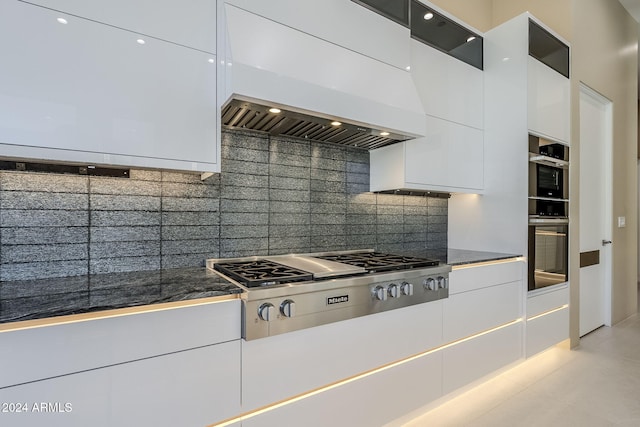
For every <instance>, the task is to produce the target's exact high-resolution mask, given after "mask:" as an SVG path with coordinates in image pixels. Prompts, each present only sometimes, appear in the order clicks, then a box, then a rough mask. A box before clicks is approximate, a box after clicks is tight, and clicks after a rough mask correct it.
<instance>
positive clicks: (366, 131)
mask: <svg viewBox="0 0 640 427" xmlns="http://www.w3.org/2000/svg"><path fill="white" fill-rule="evenodd" d="M271 109H272V107H269V106H267V105H260V104H257V103H255V102H247V101H241V100H239V99H233V100H231V101H230V102H229V103H228V104H227V106H226V107H224V108H223V110H222V125H223V126H225V127H226V128H228V129H250V130H257V131H261V132H266V133H268V134H270V135H284V136H291V137H296V138H303V139H308V140H311V141H321V142H331V143H334V144H340V145H348V146H352V147H358V148H363V149H366V150H373V149H375V148H380V147H384V146H386V145H390V144H395V143H397V142H401V141H405V140H408V139H412V138H413V137H412V136H409V135H401V134H398V133H393V132H388V131H383V130H380V129H374V128H372V127H368V126H364V125H355V124H351V123H345V122H338V121H336V120H332V119H331V118H324V117H318V116H314V115H312V114H304V113H300V112H296V111H290V110H285V109H281V108H279V109H278V111H277V112H272V111H270V110H271Z"/></svg>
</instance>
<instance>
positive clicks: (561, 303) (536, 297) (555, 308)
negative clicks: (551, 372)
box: [525, 284, 569, 357]
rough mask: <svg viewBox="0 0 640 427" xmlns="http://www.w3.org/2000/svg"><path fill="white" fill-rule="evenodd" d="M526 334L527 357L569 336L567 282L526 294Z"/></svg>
mask: <svg viewBox="0 0 640 427" xmlns="http://www.w3.org/2000/svg"><path fill="white" fill-rule="evenodd" d="M526 335H527V341H526V349H525V351H526V355H527V357H531V356H533V355H535V354H536V353H539V352H541V351H543V350H545V349H547V348H549V347H551V346H553V345H555V344H558V343H560V342H562V341H564V340H566V339H568V338H569V286H568V284H562V285H557V286H556V287H555V289H553V288H552V289H548V288H547V289H544V290H543V291H542V292H538V293H532V294H530V295H528V297H527V334H526Z"/></svg>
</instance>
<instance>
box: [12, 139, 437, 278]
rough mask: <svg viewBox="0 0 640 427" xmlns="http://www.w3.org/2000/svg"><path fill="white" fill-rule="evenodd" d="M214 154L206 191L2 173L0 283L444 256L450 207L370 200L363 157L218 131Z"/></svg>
mask: <svg viewBox="0 0 640 427" xmlns="http://www.w3.org/2000/svg"><path fill="white" fill-rule="evenodd" d="M221 154H222V173H221V174H219V175H214V176H212V177H210V178H207V179H206V180H204V181H202V180H200V176H199V175H195V174H189V173H180V172H169V171H147V170H132V171H131V175H130V178H128V179H121V178H109V177H87V176H72V175H56V174H41V173H31V172H0V281H10V280H25V279H43V278H45V279H46V278H50V277H64V276H83V275H86V274H97V273H112V272H128V271H144V270H154V269H158V268H160V267H162V268H173V267H188V266H202V265H204V260H205V259H207V258H212V257H234V256H247V255H265V254H281V253H291V252H310V251H311V252H316V251H325V250H339V249H362V248H376V249H378V250H383V251H395V250H407V249H408V250H411V249H444V248H446V246H447V200H446V199H438V198H427V197H423V196H396V195H386V194H373V193H369V192H368V189H369V155H368V153H367V152H366V151H363V150H359V149H356V148H351V147H342V146H338V145H331V144H324V143H316V142H309V141H304V140H299V139H291V138H279V137H269V136H266V135H263V134H259V133H254V132H245V131H233V132H230V131H225V132H223V135H222V153H221Z"/></svg>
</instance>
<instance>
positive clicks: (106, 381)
mask: <svg viewBox="0 0 640 427" xmlns="http://www.w3.org/2000/svg"><path fill="white" fill-rule="evenodd" d="M239 360H240V341H239V340H236V341H232V342H227V343H223V344H218V345H211V346H206V347H201V348H198V349H193V350H186V351H180V352H177V353H171V354H167V355H163V356H158V357H151V358H148V359H142V360H135V361H131V362H127V363H123V364H118V365H111V366H106V367H103V368H99V369H93V370H88V371H84V372H78V373H74V374H70V375H64V376H60V377H56V378H51V379H46V380H42V381H37V382H32V383H27V384H22V385H18V386H14V387H8V388H4V389H0V402H14V403H20V402H22V403H27V408H28V412H27V413H3V414H1V419H2V422H3V425H10V426H13V427H21V426H25V427H27V426H33V425H64V426H66V427H85V426H89V425H90V426H96V427H102V426H104V427H111V426H132V427H133V426H166V427H174V426H185V427H187V426H192V427H201V426H204V425H208V424H211V423H213V422H216V421H220V420H223V419H226V418H229V417H231V416H233V415H235V414H237V413H238V412H239V411H240V366H239V364H240V363H239ZM25 369H29V366H27V367H25ZM41 403H45V404H48V403H52V404H54V405H58V406H57V407H55V409H51V408H48V411H47V409H45V410H44V411H47V412H44V411H42V412H35V411H34V409H33V407H34V405H36V407H39V405H41ZM65 405H66V406H65ZM45 408H47V407H45ZM60 408H61V410H62V412H60Z"/></svg>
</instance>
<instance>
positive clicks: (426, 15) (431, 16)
mask: <svg viewBox="0 0 640 427" xmlns="http://www.w3.org/2000/svg"><path fill="white" fill-rule="evenodd" d="M432 18H433V13H431V12H427V13H425V14H424V19H425V20H427V21H428V20H429V19H432Z"/></svg>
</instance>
